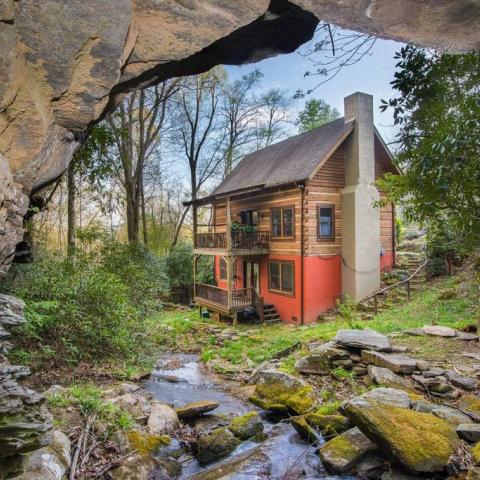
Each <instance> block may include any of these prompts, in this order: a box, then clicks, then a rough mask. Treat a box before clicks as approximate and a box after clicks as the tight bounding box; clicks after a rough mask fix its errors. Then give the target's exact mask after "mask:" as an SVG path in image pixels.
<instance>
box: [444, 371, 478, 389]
mask: <svg viewBox="0 0 480 480" xmlns="http://www.w3.org/2000/svg"><path fill="white" fill-rule="evenodd" d="M445 376H446V377H447V379H448V381H449V382H450V383H451V384H452V385H453V386H454V387H457V388H462V389H463V390H469V391H471V390H475V388H477V381H476V380H475V379H474V378H472V377H465V376H464V375H460V374H458V373H457V372H454V371H453V370H448V371H447V372H445Z"/></svg>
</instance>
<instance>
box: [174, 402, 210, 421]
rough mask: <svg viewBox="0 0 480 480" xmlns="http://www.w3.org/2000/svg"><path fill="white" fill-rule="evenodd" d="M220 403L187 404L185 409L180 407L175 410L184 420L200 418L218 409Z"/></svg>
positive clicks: (184, 406)
mask: <svg viewBox="0 0 480 480" xmlns="http://www.w3.org/2000/svg"><path fill="white" fill-rule="evenodd" d="M218 406H219V403H218V402H213V401H211V400H199V401H198V402H192V403H187V404H186V405H183V407H178V408H176V409H175V411H176V412H177V415H178V417H179V418H181V419H182V420H184V419H187V418H193V417H198V416H199V415H203V414H204V413H208V412H211V411H212V410H215V409H216V408H218Z"/></svg>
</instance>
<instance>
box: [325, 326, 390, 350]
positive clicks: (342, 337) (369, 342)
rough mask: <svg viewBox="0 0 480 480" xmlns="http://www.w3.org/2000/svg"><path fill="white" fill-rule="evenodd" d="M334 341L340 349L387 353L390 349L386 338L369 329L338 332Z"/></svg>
mask: <svg viewBox="0 0 480 480" xmlns="http://www.w3.org/2000/svg"><path fill="white" fill-rule="evenodd" d="M334 340H335V343H336V344H337V345H340V346H342V347H348V348H355V349H360V350H375V351H379V352H389V351H391V349H392V346H391V344H390V340H389V339H388V337H387V336H385V335H382V334H381V333H378V332H377V331H375V330H372V329H370V328H366V329H365V330H356V329H352V330H339V331H338V332H337V335H336V336H335V339H334Z"/></svg>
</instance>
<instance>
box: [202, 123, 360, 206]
mask: <svg viewBox="0 0 480 480" xmlns="http://www.w3.org/2000/svg"><path fill="white" fill-rule="evenodd" d="M353 127H354V122H353V121H351V122H348V123H345V121H344V119H343V117H342V118H338V119H336V120H333V121H332V122H329V123H326V124H324V125H322V126H321V127H318V128H315V129H313V130H310V131H308V132H305V133H301V134H300V135H296V136H294V137H290V138H287V139H286V140H283V141H281V142H278V143H275V144H273V145H270V146H269V147H266V148H263V149H261V150H257V151H256V152H253V153H250V154H248V155H246V156H245V157H244V158H243V159H242V160H241V161H240V163H239V164H238V165H237V166H236V167H235V168H234V169H233V171H232V173H231V174H230V175H228V176H227V177H226V178H225V179H224V180H223V182H222V183H220V185H219V186H218V187H217V188H216V189H215V190H214V192H213V193H212V195H210V196H209V197H210V198H211V197H217V196H224V195H226V194H227V193H232V192H236V191H239V190H249V189H254V188H255V187H257V188H269V187H274V186H279V185H284V184H290V183H295V182H302V181H305V180H307V179H308V178H309V176H310V175H311V174H312V173H313V172H314V171H315V169H316V168H317V167H318V165H319V164H320V163H321V162H322V161H323V160H325V159H326V158H327V157H328V156H329V155H330V154H331V153H332V152H333V151H334V149H335V148H337V147H338V145H339V144H340V143H341V142H342V141H343V140H344V139H345V138H346V137H347V136H348V134H349V133H350V132H351V131H352V130H353Z"/></svg>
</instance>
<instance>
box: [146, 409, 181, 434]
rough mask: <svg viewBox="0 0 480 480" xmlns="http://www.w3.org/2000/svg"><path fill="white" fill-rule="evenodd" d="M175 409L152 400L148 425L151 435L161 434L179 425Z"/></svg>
mask: <svg viewBox="0 0 480 480" xmlns="http://www.w3.org/2000/svg"><path fill="white" fill-rule="evenodd" d="M179 423H180V422H179V420H178V415H177V413H176V412H175V410H174V409H173V408H172V407H170V406H169V405H166V404H165V403H161V402H156V401H155V402H152V406H151V409H150V416H149V417H148V421H147V427H148V432H149V433H150V435H161V434H163V433H168V432H171V431H173V430H175V429H176V428H177V427H178V425H179Z"/></svg>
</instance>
